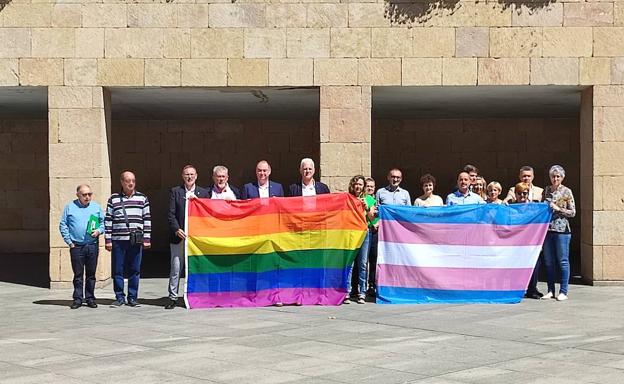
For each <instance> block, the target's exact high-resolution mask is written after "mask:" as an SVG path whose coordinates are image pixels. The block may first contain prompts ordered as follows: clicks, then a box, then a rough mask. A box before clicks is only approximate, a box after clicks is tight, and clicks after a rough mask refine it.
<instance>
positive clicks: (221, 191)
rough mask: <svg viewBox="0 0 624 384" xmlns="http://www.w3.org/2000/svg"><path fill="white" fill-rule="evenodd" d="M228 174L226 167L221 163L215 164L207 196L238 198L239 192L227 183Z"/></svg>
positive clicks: (226, 198) (239, 196)
mask: <svg viewBox="0 0 624 384" xmlns="http://www.w3.org/2000/svg"><path fill="white" fill-rule="evenodd" d="M229 179H230V176H229V174H228V169H227V168H226V167H224V166H223V165H217V166H215V167H214V168H213V169H212V181H213V183H214V184H212V185H211V186H210V191H209V192H210V194H209V196H208V197H209V198H211V199H218V200H240V198H241V193H240V191H239V190H238V188H236V187H235V186H233V185H230V184H228V180H229Z"/></svg>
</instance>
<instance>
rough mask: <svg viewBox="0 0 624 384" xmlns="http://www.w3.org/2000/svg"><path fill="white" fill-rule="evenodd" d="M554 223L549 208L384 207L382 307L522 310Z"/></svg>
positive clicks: (379, 269)
mask: <svg viewBox="0 0 624 384" xmlns="http://www.w3.org/2000/svg"><path fill="white" fill-rule="evenodd" d="M550 215H551V212H550V208H549V207H548V205H547V204H546V203H529V204H513V205H508V206H507V205H498V204H482V205H454V206H450V207H430V208H419V207H405V206H391V205H390V206H389V205H382V206H380V207H379V216H380V218H381V224H380V227H379V250H378V252H379V254H378V260H377V287H378V288H377V296H378V299H377V302H378V303H381V304H416V303H517V302H519V301H520V300H521V299H522V296H523V295H524V291H525V290H526V287H527V285H528V282H529V279H530V278H531V274H532V273H533V268H534V266H535V262H536V261H537V258H538V257H539V253H540V250H541V249H542V243H543V242H544V237H545V236H546V231H547V230H548V223H549V222H550Z"/></svg>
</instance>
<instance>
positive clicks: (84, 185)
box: [76, 184, 91, 193]
mask: <svg viewBox="0 0 624 384" xmlns="http://www.w3.org/2000/svg"><path fill="white" fill-rule="evenodd" d="M82 187H87V188H89V189H91V186H90V185H89V184H80V185H79V186H77V187H76V193H78V192H80V189H81V188H82Z"/></svg>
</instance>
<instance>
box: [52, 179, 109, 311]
mask: <svg viewBox="0 0 624 384" xmlns="http://www.w3.org/2000/svg"><path fill="white" fill-rule="evenodd" d="M76 196H77V197H78V199H76V200H74V201H72V202H71V203H69V204H67V205H66V206H65V209H64V210H63V216H62V217H61V222H60V223H59V230H60V231H61V236H62V237H63V240H64V241H65V243H66V244H67V246H69V254H70V256H71V265H72V270H73V271H74V280H73V283H74V294H73V298H74V301H73V303H72V305H71V307H70V308H71V309H78V308H80V307H81V306H82V302H83V300H86V302H87V306H89V308H97V304H96V303H95V295H94V290H95V271H96V269H97V259H98V236H100V234H102V233H104V214H103V213H102V208H101V207H100V205H99V204H98V203H96V202H95V201H91V199H92V198H93V192H91V187H89V186H88V185H86V184H81V185H79V186H78V188H76ZM85 270H86V284H84V282H83V280H85ZM83 285H84V295H83Z"/></svg>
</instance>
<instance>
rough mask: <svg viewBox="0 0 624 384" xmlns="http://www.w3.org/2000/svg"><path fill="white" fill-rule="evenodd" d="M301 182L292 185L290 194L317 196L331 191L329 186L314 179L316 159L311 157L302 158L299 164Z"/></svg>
mask: <svg viewBox="0 0 624 384" xmlns="http://www.w3.org/2000/svg"><path fill="white" fill-rule="evenodd" d="M299 173H300V174H301V182H300V183H294V184H291V185H290V188H289V189H290V196H316V195H322V194H324V193H329V187H328V186H327V185H325V184H323V183H321V182H320V181H315V180H314V161H313V160H312V159H310V158H307V157H306V158H305V159H303V160H301V164H300V165H299Z"/></svg>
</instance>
